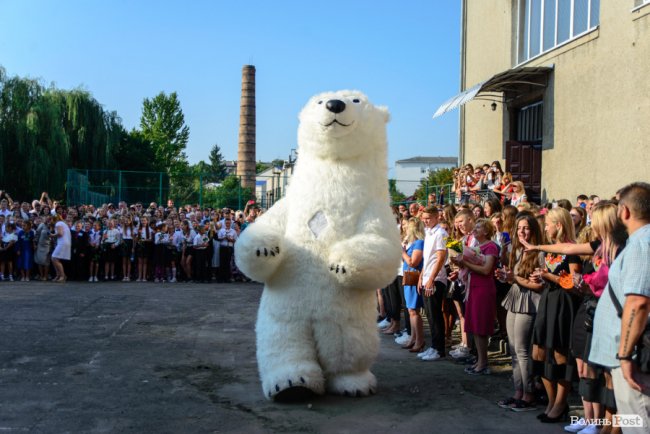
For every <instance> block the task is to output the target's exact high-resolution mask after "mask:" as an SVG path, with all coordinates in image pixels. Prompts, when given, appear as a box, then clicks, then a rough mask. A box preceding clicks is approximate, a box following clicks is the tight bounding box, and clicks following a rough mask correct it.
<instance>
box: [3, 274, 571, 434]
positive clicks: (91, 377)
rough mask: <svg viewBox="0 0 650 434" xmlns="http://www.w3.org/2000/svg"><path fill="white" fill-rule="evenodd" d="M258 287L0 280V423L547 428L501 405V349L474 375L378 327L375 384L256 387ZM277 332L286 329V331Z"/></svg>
mask: <svg viewBox="0 0 650 434" xmlns="http://www.w3.org/2000/svg"><path fill="white" fill-rule="evenodd" d="M261 291H262V287H261V285H259V284H252V283H249V284H228V285H217V284H162V285H159V284H153V283H145V284H138V283H121V282H120V283H99V284H97V283H96V284H90V283H85V282H83V283H76V282H68V283H66V284H56V283H40V282H30V283H20V282H15V283H8V282H0V432H2V433H4V432H9V433H12V432H47V433H84V432H92V433H123V432H132V433H230V432H232V433H272V432H273V433H274V432H286V433H294V432H295V433H311V432H317V433H376V432H400V433H437V432H440V433H446V432H449V433H523V432H533V433H559V432H562V425H561V424H552V425H544V424H541V423H539V422H538V421H537V420H536V419H535V416H536V415H537V413H538V412H527V413H514V412H512V411H508V410H502V409H500V408H498V407H497V406H496V404H495V402H496V401H497V400H498V399H500V398H504V397H507V396H509V394H510V393H512V392H511V383H510V381H509V376H510V372H509V367H508V366H507V364H506V361H507V358H506V357H501V358H498V357H496V354H495V355H494V356H495V357H493V360H492V363H494V364H495V366H496V365H501V366H496V368H495V371H496V372H494V373H493V374H492V375H490V376H480V377H474V376H469V375H466V374H464V373H463V367H462V366H461V365H458V364H455V363H453V362H452V361H450V360H445V361H439V362H421V361H419V360H418V359H417V358H416V357H415V356H413V355H411V354H409V353H408V352H407V351H405V350H402V349H400V348H399V347H398V346H397V345H396V344H395V343H394V342H393V340H392V338H391V337H389V336H382V345H381V353H380V355H379V357H378V359H377V362H376V364H375V366H374V368H373V372H374V373H375V374H376V376H377V378H378V382H379V390H378V393H377V394H376V395H374V396H372V397H368V398H346V397H337V396H326V397H320V398H314V399H312V400H310V401H309V402H306V403H301V404H277V403H273V402H269V401H267V400H265V399H264V397H263V396H262V391H261V388H260V385H259V380H258V376H257V365H256V360H255V335H254V323H255V316H256V310H257V306H258V301H259V297H260V294H261ZM287 339H290V336H287Z"/></svg>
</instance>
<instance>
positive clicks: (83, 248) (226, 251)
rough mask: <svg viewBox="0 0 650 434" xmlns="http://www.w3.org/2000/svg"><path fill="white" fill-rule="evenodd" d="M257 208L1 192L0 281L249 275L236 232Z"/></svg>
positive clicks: (225, 278)
mask: <svg viewBox="0 0 650 434" xmlns="http://www.w3.org/2000/svg"><path fill="white" fill-rule="evenodd" d="M261 212H262V210H261V209H260V207H259V206H257V205H256V204H255V202H254V201H249V202H248V203H247V204H246V207H245V209H244V210H237V211H234V210H231V209H229V208H223V209H212V208H201V207H199V206H198V205H186V206H183V207H178V208H177V207H175V206H174V203H173V201H171V200H170V201H168V202H167V206H166V207H164V206H162V205H158V204H157V203H155V202H151V203H150V204H149V206H145V205H143V204H142V203H140V202H138V203H134V204H132V205H128V204H127V203H126V202H119V203H118V204H117V206H115V205H113V204H112V203H108V204H104V205H102V206H100V207H95V206H93V205H80V206H68V207H64V206H63V205H62V204H60V203H59V202H57V201H53V200H51V199H50V198H49V196H48V194H47V193H46V192H44V193H43V194H42V195H41V197H40V199H35V200H33V201H31V202H19V201H14V200H13V199H12V197H11V196H10V195H9V194H8V193H7V192H6V191H0V235H1V240H2V242H1V244H0V281H21V282H29V281H32V280H40V281H54V282H58V283H64V282H66V281H67V280H75V281H82V280H83V281H86V280H87V281H88V282H99V281H116V280H120V281H125V282H129V281H136V282H155V283H162V282H170V283H174V282H177V281H193V282H197V283H207V282H210V281H217V282H231V281H234V280H240V281H244V280H248V279H247V278H246V277H245V276H243V275H242V274H241V273H240V272H239V271H238V270H237V267H236V266H235V263H234V245H235V243H236V242H237V238H238V236H239V234H240V233H241V231H243V230H245V228H246V226H248V225H249V224H250V223H252V222H254V221H255V219H256V218H257V216H258V215H260V214H261Z"/></svg>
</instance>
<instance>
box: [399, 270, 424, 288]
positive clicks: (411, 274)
mask: <svg viewBox="0 0 650 434" xmlns="http://www.w3.org/2000/svg"><path fill="white" fill-rule="evenodd" d="M419 280H420V272H419V271H417V270H406V271H405V272H404V278H403V280H402V283H403V284H404V286H417V284H418V282H419Z"/></svg>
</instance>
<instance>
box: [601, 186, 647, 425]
mask: <svg viewBox="0 0 650 434" xmlns="http://www.w3.org/2000/svg"><path fill="white" fill-rule="evenodd" d="M619 195H620V202H619V205H618V216H619V218H620V220H621V222H622V223H623V224H624V225H625V227H626V229H627V232H628V234H629V235H630V238H629V239H628V241H627V245H626V246H625V249H624V250H623V252H622V253H621V254H620V255H619V256H618V257H617V258H616V260H615V261H614V262H613V263H612V266H611V267H610V270H609V284H608V288H607V289H606V290H605V292H603V295H602V297H601V300H600V302H599V303H598V308H597V309H596V316H595V319H594V333H593V340H592V346H591V352H590V354H589V360H590V361H591V362H594V363H597V364H599V365H602V366H605V367H608V368H610V369H611V371H612V378H613V381H614V394H615V395H616V405H617V407H618V408H617V410H618V414H619V415H633V416H639V417H640V420H641V422H642V425H640V426H639V425H637V427H635V428H630V427H623V432H624V433H626V434H627V433H636V432H639V433H641V432H643V433H646V432H648V429H649V427H650V424H649V423H650V417H649V414H650V375H648V374H643V373H641V372H639V370H638V369H637V367H636V364H635V362H634V361H633V360H632V355H633V354H634V348H635V345H636V343H637V342H638V341H639V339H640V337H641V335H642V334H643V331H644V330H645V327H646V323H647V322H648V315H649V314H650V184H648V183H643V182H637V183H633V184H630V185H628V186H626V187H624V188H623V189H621V190H620V191H619ZM609 287H611V290H612V291H613V293H614V295H615V296H616V298H617V299H618V301H619V303H620V305H621V306H623V315H622V317H621V318H619V317H618V314H617V311H616V308H615V307H614V302H613V301H612V298H611V296H610V294H609Z"/></svg>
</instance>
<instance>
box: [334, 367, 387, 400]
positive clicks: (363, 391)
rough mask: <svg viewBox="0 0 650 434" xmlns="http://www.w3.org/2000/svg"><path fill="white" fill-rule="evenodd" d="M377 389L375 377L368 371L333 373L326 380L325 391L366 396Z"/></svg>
mask: <svg viewBox="0 0 650 434" xmlns="http://www.w3.org/2000/svg"><path fill="white" fill-rule="evenodd" d="M376 390H377V379H376V378H375V376H374V375H373V374H372V372H370V371H365V372H360V373H347V374H338V375H334V376H332V377H330V378H328V380H327V391H328V392H329V393H333V394H336V395H344V396H368V395H373V394H374V393H375V391H376Z"/></svg>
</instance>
